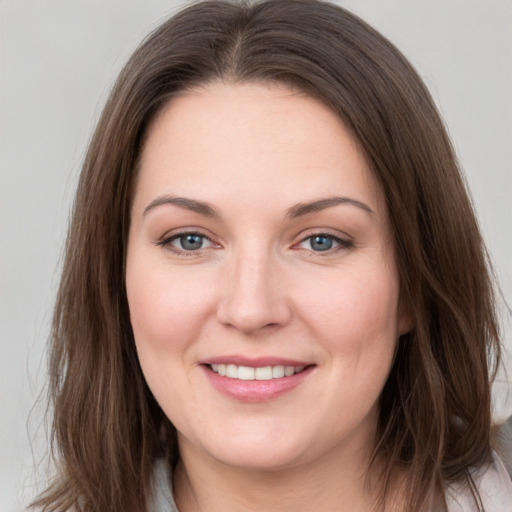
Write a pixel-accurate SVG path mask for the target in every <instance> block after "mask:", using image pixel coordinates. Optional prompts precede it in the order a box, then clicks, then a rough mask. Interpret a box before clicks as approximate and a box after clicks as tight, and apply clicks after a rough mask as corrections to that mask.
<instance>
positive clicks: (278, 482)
mask: <svg viewBox="0 0 512 512" xmlns="http://www.w3.org/2000/svg"><path fill="white" fill-rule="evenodd" d="M180 452H181V455H182V458H181V460H180V462H179V463H178V466H177V468H176V471H175V475H174V491H175V492H174V493H175V499H176V503H177V505H178V507H179V510H180V512H194V511H195V512H199V511H207V512H224V511H225V510H240V511H244V512H252V511H261V510H272V512H284V511H290V510H293V511H294V512H302V511H304V512H306V511H311V510H315V511H316V512H334V511H336V512H345V511H347V512H348V511H350V512H359V511H361V512H363V511H364V512H368V511H374V510H375V511H379V512H381V511H383V510H384V507H383V506H382V504H381V503H379V497H380V496H381V494H382V489H381V488H380V486H378V485H372V483H371V482H372V476H371V475H372V474H378V468H377V466H379V467H380V465H379V464H378V461H376V462H375V464H374V465H372V468H371V472H368V467H369V460H370V455H371V454H370V453H369V452H368V450H367V449H365V448H363V447H360V449H358V450H354V449H353V448H352V450H350V451H348V450H344V449H343V447H336V448H334V449H333V450H332V451H331V452H330V453H329V456H328V457H323V458H322V459H321V460H309V461H307V463H304V464H296V465H293V466H290V467H285V468H279V469H273V470H270V471H268V470H267V471H262V470H255V469H247V468H239V467H233V466H229V465H226V464H223V463H222V462H219V461H216V460H214V459H213V458H211V457H205V456H204V454H203V453H201V452H199V450H197V449H196V448H195V447H194V446H193V445H190V444H189V443H188V442H187V441H186V440H183V439H182V440H181V442H180ZM391 494H393V493H391ZM393 501H394V500H391V502H393ZM391 502H390V501H389V500H387V503H388V507H389V510H394V511H396V510H399V508H397V504H396V503H395V506H391V505H390V503H391ZM388 507H387V508H386V510H387V509H388Z"/></svg>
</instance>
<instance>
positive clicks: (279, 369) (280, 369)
mask: <svg viewBox="0 0 512 512" xmlns="http://www.w3.org/2000/svg"><path fill="white" fill-rule="evenodd" d="M272 377H274V379H280V378H281V377H284V366H279V365H278V366H274V367H273V368H272Z"/></svg>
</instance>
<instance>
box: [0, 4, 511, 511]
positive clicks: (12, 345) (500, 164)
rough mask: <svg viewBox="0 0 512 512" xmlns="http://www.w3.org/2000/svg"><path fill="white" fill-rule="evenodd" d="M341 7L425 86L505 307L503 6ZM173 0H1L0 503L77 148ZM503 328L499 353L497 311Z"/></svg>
mask: <svg viewBox="0 0 512 512" xmlns="http://www.w3.org/2000/svg"><path fill="white" fill-rule="evenodd" d="M340 3H341V4H342V5H345V6H347V7H349V8H351V9H352V10H353V11H354V12H356V13H358V14H360V15H361V16H362V17H363V18H365V19H366V20H367V21H369V22H370V23H371V24H373V25H374V26H375V27H376V28H377V29H379V30H381V31H382V32H383V33H384V34H385V35H387V36H388V37H389V38H390V39H391V40H392V41H393V42H394V43H395V44H397V46H398V47H399V48H400V49H401V50H402V51H403V52H404V53H405V55H406V56H407V57H409V59H410V60H411V61H412V63H413V64H414V65H415V66H416V67H417V69H418V70H419V72H420V74H421V75H422V76H423V78H424V79H425V81H426V82H427V85H428V86H429V87H430V89H431V91H432V93H433V95H434V98H435V99H436V101H437V103H438V105H439V108H440V110H441V112H442V114H443V116H444V118H445V119H446V122H447V125H448V127H449V130H450V133H451V135H452V138H453V142H454V145H455V148H456V150H457V152H458V154H459V157H460V159H461V161H462V163H463V166H464V168H465V170H466V173H467V179H468V182H469V184H470V187H471V190H472V193H473V197H474V203H475V206H476V209H477V211H478V215H479V219H480V222H481V225H482V229H483V231H484V234H485V238H486V241H487V243H488V246H489V250H490V253H491V255H492V258H493V259H494V261H495V265H496V271H497V274H498V276H499V278H500V282H501V286H502V290H503V294H504V297H505V298H506V299H507V301H508V303H509V304H510V303H512V258H511V254H512V236H511V234H512V228H511V225H512V170H511V162H512V92H511V91H512V42H511V36H510V32H511V26H512V1H510V0H478V1H477V0H428V1H427V0H352V1H350V0H347V1H344V2H340ZM180 4H181V2H179V3H178V2H175V1H172V0H168V1H163V0H160V1H158V0H144V1H143V0H140V1H135V0H124V1H120V0H74V1H70V0H60V1H58V0H45V1H44V2H42V1H40V0H0V73H1V74H0V512H13V511H18V510H22V509H23V505H24V504H26V503H27V501H28V499H29V498H30V497H32V496H33V494H34V492H35V487H34V482H35V475H34V467H35V464H36V463H38V462H39V461H40V460H41V457H42V455H43V453H44V451H45V448H46V443H45V429H44V423H43V413H44V402H43V401H42V398H41V397H39V395H40V393H41V391H42V387H43V385H44V380H45V365H46V361H45V358H44V350H45V343H46V337H47V333H48V325H49V320H50V317H51V310H52V303H53V300H54V294H55V289H56V286H57V283H58V275H59V268H60V255H61V247H62V243H63V240H64V237H65V232H66V225H67V221H68V212H69V208H70V204H71V201H72V198H73V191H74V187H75V183H76V179H77V175H78V172H79V168H80V162H81V160H82V157H83V154H84V150H85V146H86V144H87V141H88V139H89V137H90V135H91V131H92V128H93V126H94V123H95V120H96V119H97V118H98V115H99V112H100V110H101V107H102V105H103V102H104V100H105V98H106V95H107V93H108V90H109V87H110V85H111V83H112V80H113V78H114V77H115V76H116V74H117V72H118V71H119V70H120V68H121V66H122V64H123V63H124V62H125V60H126V59H127V58H128V56H129V55H130V53H131V51H132V50H133V49H134V48H135V46H136V45H137V43H138V42H139V41H140V39H141V38H142V37H143V36H144V35H145V34H146V33H147V32H148V31H149V30H151V29H153V28H155V27H156V26H157V25H158V24H159V22H160V21H161V20H163V19H164V18H165V17H167V15H168V14H170V13H172V12H175V11H176V10H177V6H178V5H180ZM504 323H505V324H506V325H505V334H504V340H505V343H506V345H507V347H508V350H510V349H511V346H512V329H511V327H510V315H508V317H507V318H505V322H504ZM508 364H509V367H510V363H508ZM500 379H502V380H503V379H504V377H503V376H501V377H500ZM507 389H508V386H507V385H506V384H505V383H503V382H502V383H499V385H498V389H497V391H496V417H497V418H500V417H503V416H504V415H505V414H507V413H508V414H510V413H512V403H511V402H510V401H508V402H507V395H506V391H507ZM38 397H39V400H38ZM29 413H30V414H29ZM39 468H40V472H39V478H44V476H45V470H44V468H45V466H44V465H42V466H40V467H39Z"/></svg>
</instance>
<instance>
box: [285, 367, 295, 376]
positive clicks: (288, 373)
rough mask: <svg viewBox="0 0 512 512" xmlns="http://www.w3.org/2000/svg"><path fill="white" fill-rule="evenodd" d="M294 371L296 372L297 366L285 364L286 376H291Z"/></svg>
mask: <svg viewBox="0 0 512 512" xmlns="http://www.w3.org/2000/svg"><path fill="white" fill-rule="evenodd" d="M294 373H295V368H294V367H293V366H285V367H284V375H285V377H291V376H292V375H293V374H294Z"/></svg>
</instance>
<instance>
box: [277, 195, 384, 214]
mask: <svg viewBox="0 0 512 512" xmlns="http://www.w3.org/2000/svg"><path fill="white" fill-rule="evenodd" d="M340 204H348V205H351V206H356V207H357V208H360V209H361V210H364V211H365V212H367V213H369V214H370V215H374V214H375V212H374V211H373V210H372V209H371V208H370V207H369V206H368V205H367V204H365V203H363V202H361V201H358V200H357V199H352V198H351V197H328V198H326V199H318V200H317V201H311V202H310V203H299V204H297V205H295V206H292V207H291V208H289V209H288V212H287V214H286V216H287V217H291V218H292V219H294V218H296V217H301V216H302V215H307V214H309V213H315V212H319V211H322V210H325V209H326V208H332V207H333V206H338V205H340Z"/></svg>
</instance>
